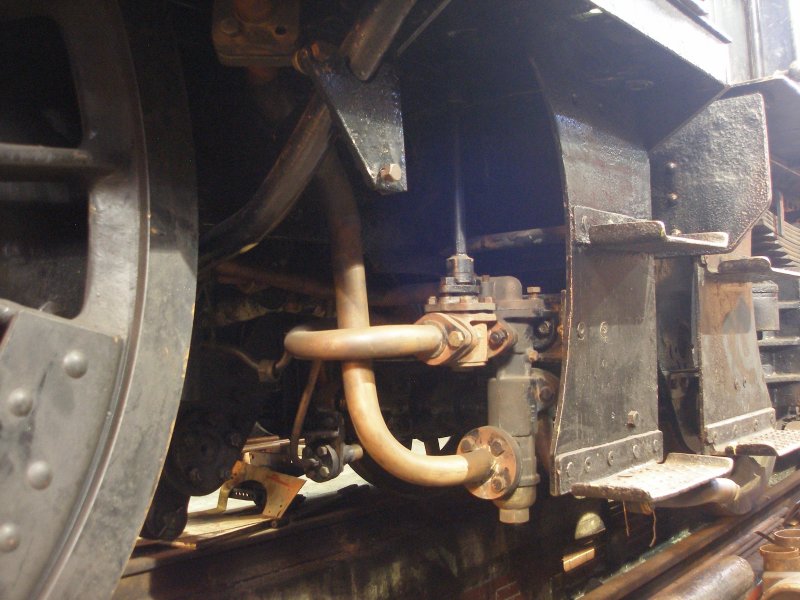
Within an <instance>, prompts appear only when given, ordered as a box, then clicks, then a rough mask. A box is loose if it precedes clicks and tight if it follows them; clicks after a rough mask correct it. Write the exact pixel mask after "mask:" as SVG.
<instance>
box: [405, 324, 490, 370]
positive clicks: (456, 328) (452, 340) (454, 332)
mask: <svg viewBox="0 0 800 600" xmlns="http://www.w3.org/2000/svg"><path fill="white" fill-rule="evenodd" d="M416 325H433V326H435V327H438V328H439V329H440V330H441V331H442V339H443V344H442V347H441V348H440V350H439V351H438V352H436V353H435V354H433V355H431V354H425V355H417V358H418V359H419V360H421V361H422V362H424V363H426V364H428V365H431V366H439V365H444V364H450V363H454V362H457V361H458V359H459V358H461V357H462V356H464V355H465V354H468V353H470V352H472V350H473V349H474V348H475V346H476V345H477V344H478V339H477V336H476V335H473V330H472V328H471V327H470V326H469V324H468V323H464V322H462V321H459V320H458V319H456V318H455V317H452V316H450V315H447V314H444V313H431V314H427V315H425V316H424V317H422V318H421V319H419V320H418V321H417V322H416Z"/></svg>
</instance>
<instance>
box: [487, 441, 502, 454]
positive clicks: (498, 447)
mask: <svg viewBox="0 0 800 600" xmlns="http://www.w3.org/2000/svg"><path fill="white" fill-rule="evenodd" d="M489 449H490V450H491V451H492V454H493V455H494V456H500V455H501V454H502V453H503V444H502V442H500V440H492V441H491V442H489Z"/></svg>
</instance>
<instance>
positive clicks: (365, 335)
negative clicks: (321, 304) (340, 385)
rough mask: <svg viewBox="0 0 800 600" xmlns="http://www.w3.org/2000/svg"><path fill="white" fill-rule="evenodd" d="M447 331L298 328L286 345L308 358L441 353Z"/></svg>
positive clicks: (391, 327)
mask: <svg viewBox="0 0 800 600" xmlns="http://www.w3.org/2000/svg"><path fill="white" fill-rule="evenodd" d="M444 338H445V333H444V331H443V330H441V329H439V328H438V327H436V326H435V325H379V326H377V327H358V328H353V329H332V330H328V331H309V330H308V328H306V327H304V326H300V327H295V328H294V329H292V330H291V331H290V332H289V333H288V334H287V335H286V340H285V341H284V347H285V348H286V350H287V351H288V352H290V353H291V354H293V355H294V356H296V357H297V358H304V359H308V360H313V359H318V360H371V359H373V358H396V357H399V356H413V355H420V354H421V355H429V356H433V355H435V354H438V353H439V352H440V351H441V349H442V347H443V345H444V344H445V339H444Z"/></svg>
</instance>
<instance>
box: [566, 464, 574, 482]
mask: <svg viewBox="0 0 800 600" xmlns="http://www.w3.org/2000/svg"><path fill="white" fill-rule="evenodd" d="M572 470H573V464H572V463H571V462H568V463H567V466H566V468H565V469H564V472H565V473H566V474H567V479H572Z"/></svg>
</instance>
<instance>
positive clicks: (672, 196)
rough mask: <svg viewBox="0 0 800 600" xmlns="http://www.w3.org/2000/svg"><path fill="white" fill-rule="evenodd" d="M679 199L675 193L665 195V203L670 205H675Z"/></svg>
mask: <svg viewBox="0 0 800 600" xmlns="http://www.w3.org/2000/svg"><path fill="white" fill-rule="evenodd" d="M679 199H680V198H679V196H678V194H676V193H675V192H670V193H669V194H667V202H669V203H670V204H677V203H678V200H679Z"/></svg>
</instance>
